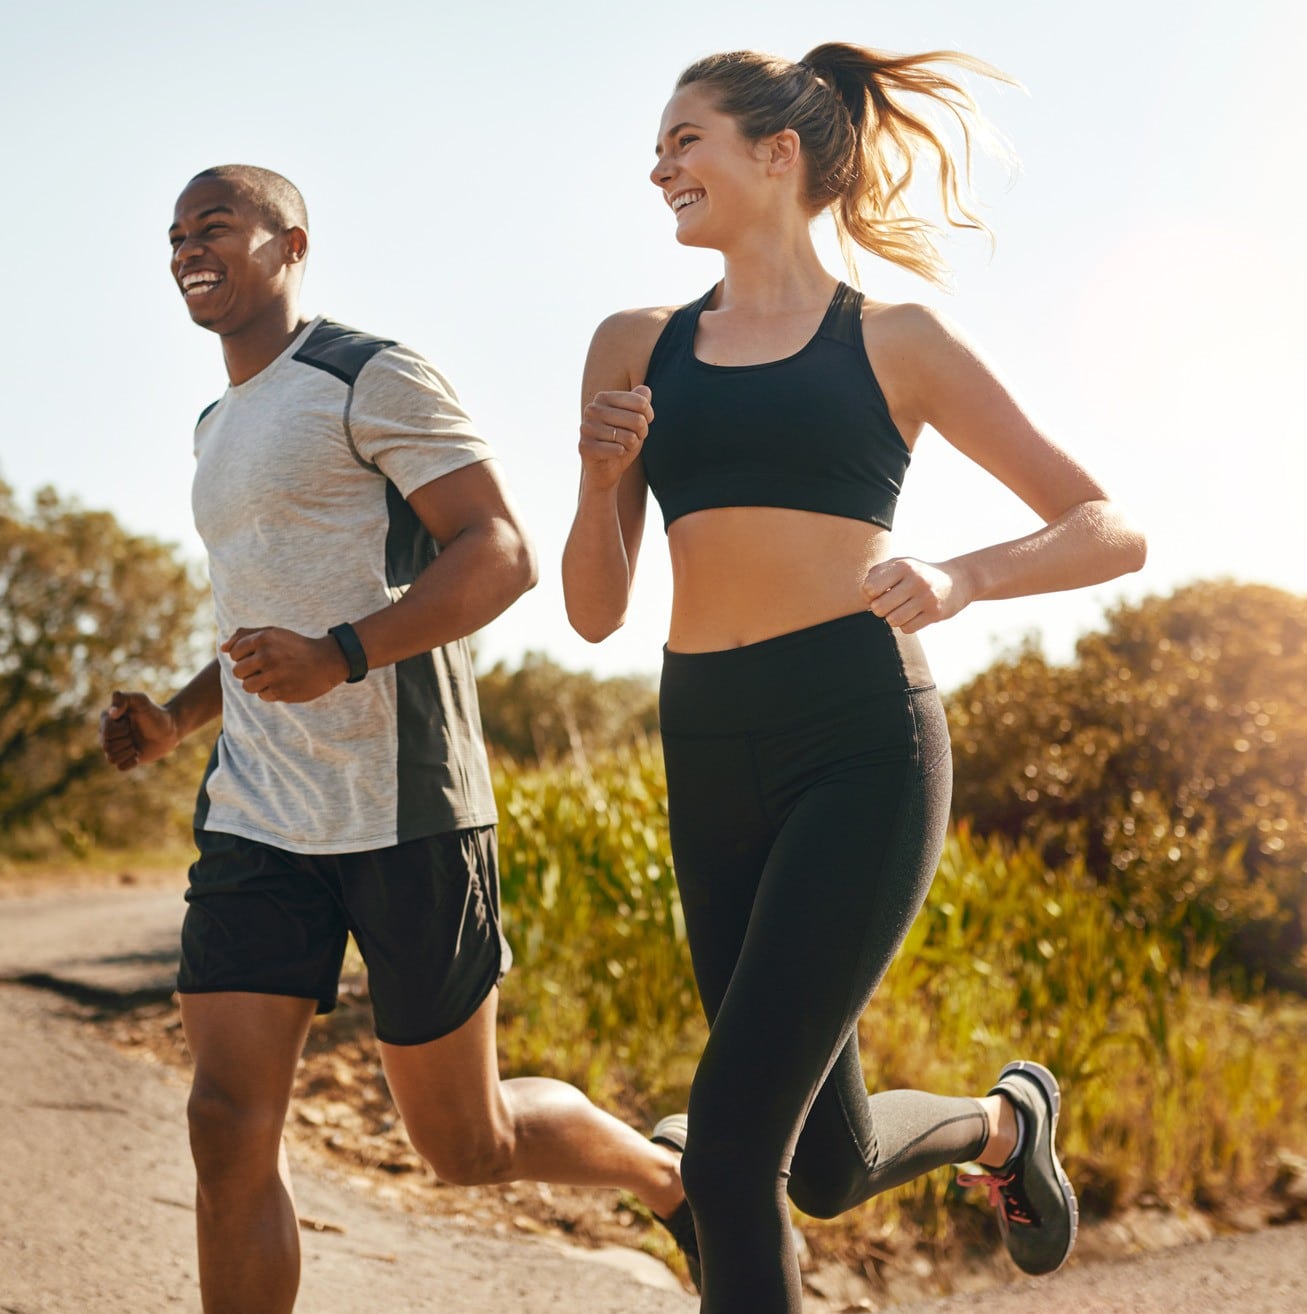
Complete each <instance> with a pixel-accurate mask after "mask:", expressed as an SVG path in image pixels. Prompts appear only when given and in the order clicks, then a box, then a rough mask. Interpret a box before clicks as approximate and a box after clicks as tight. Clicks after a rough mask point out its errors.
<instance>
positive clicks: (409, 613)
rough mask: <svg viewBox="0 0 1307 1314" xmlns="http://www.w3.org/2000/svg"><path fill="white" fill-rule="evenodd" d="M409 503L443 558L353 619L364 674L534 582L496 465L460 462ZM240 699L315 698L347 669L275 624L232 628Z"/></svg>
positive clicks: (479, 622)
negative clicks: (394, 596) (396, 595)
mask: <svg viewBox="0 0 1307 1314" xmlns="http://www.w3.org/2000/svg"><path fill="white" fill-rule="evenodd" d="M408 502H409V505H410V506H412V508H413V510H414V511H415V512H416V513H417V515H418V518H419V519H420V520H421V521H422V523H423V525H425V526H426V528H427V531H428V532H429V533H430V534H431V536H432V538H434V539H435V540H436V542H437V543H439V544H440V545H441V547H440V555H439V556H437V557H436V559H435V560H434V561H433V562H432V563H431V564H430V565H429V566H428V567H427V568H426V569H425V570H424V571H422V573H421V574H420V575H419V576H418V577H417V579H416V580H414V581H413V583H412V585H410V586H409V589H408V591H407V592H406V593H405V594H404V596H403V597H402V598H400V599H399V601H398V602H395V603H392V604H391V605H390V606H387V607H383V608H381V610H380V611H375V612H373V613H372V614H371V615H370V616H364V617H361V618H357V619H355V618H351V617H348V616H342V617H340V620H341V621H348V622H351V623H352V624H353V626H354V631H355V633H356V634H357V635H358V638H359V641H360V643H361V644H362V645H363V650H364V652H365V653H366V655H367V661H368V668H369V669H370V670H371V669H374V668H376V667H379V666H389V665H390V664H391V663H393V662H398V661H402V660H403V659H404V658H405V657H412V656H414V655H416V654H417V653H420V652H426V651H429V650H430V649H432V648H437V647H440V646H441V645H443V644H446V643H452V642H454V641H455V640H456V639H461V638H465V637H466V636H467V635H469V634H472V633H474V632H475V631H477V630H479V629H480V628H481V627H482V626H484V625H487V624H488V623H489V622H490V621H492V620H494V618H495V617H496V616H498V615H500V613H501V612H503V611H505V610H506V609H507V608H508V607H509V606H510V605H511V604H512V603H513V602H514V601H516V600H517V599H518V598H519V597H521V595H522V594H523V593H525V592H526V591H527V589H529V588H531V587H532V586H533V585H534V584H535V582H536V578H537V570H536V560H535V552H534V549H533V548H532V546H531V543H530V540H529V539H528V538H527V535H526V531H525V529H524V528H523V526H522V523H521V519H520V517H519V515H518V513H517V509H516V507H515V506H514V505H513V501H512V498H511V496H510V494H509V492H508V488H507V486H506V485H505V483H504V480H503V477H502V474H501V473H500V469H499V464H498V462H496V461H493V460H492V461H479V462H476V463H475V464H472V465H465V466H462V467H461V468H459V469H458V470H455V471H453V472H452V473H451V474H447V475H444V476H442V477H441V478H439V479H433V480H432V481H431V482H430V483H428V484H423V485H422V486H421V487H420V488H417V489H415V490H414V491H413V492H412V493H411V494H410V495H409V498H408ZM222 651H223V652H225V653H227V654H228V655H229V656H230V657H231V658H232V660H233V662H234V665H233V667H232V674H233V675H235V677H236V679H238V680H239V681H241V685H242V687H243V688H244V690H245V692H246V693H250V694H257V695H258V696H259V697H260V698H262V699H263V700H264V701H265V702H288V703H302V702H309V701H310V700H311V699H314V698H319V697H321V696H322V695H323V694H324V693H327V692H328V691H330V690H331V689H334V688H335V687H336V686H337V685H338V684H341V683H343V682H344V680H345V678H346V676H347V675H348V673H349V667H348V664H347V662H346V660H345V656H344V653H343V651H342V650H341V647H340V645H339V644H338V643H337V642H336V640H335V639H334V638H332V637H331V636H330V635H324V636H321V637H314V636H308V635H302V634H296V633H295V632H294V631H292V630H285V629H280V628H278V627H275V626H269V627H265V628H263V629H257V630H250V629H240V630H237V631H236V633H235V634H233V635H232V636H231V637H230V638H228V639H227V641H226V642H225V643H224V644H223V645H222Z"/></svg>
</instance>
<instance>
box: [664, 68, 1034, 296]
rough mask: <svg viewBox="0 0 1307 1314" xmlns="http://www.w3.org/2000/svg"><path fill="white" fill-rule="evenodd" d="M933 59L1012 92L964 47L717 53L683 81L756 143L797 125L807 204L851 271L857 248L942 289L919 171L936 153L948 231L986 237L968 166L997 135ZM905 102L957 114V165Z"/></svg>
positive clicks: (942, 268) (943, 269) (943, 274)
mask: <svg viewBox="0 0 1307 1314" xmlns="http://www.w3.org/2000/svg"><path fill="white" fill-rule="evenodd" d="M937 64H953V65H956V66H958V67H960V68H963V69H966V70H968V71H969V72H973V73H980V74H982V75H984V76H985V77H989V78H993V79H995V80H997V81H1000V82H1005V83H1008V84H1011V85H1015V84H1014V83H1013V81H1012V79H1011V78H1009V77H1008V76H1007V75H1006V74H1004V73H1002V72H1000V71H999V70H998V69H996V68H994V67H993V66H992V65H990V64H987V63H985V62H984V61H983V60H980V59H976V58H974V57H973V56H971V55H965V54H962V53H961V52H959V51H952V50H943V51H932V52H930V53H928V54H923V55H891V54H886V53H884V52H881V51H875V50H869V49H867V48H866V47H862V46H852V45H846V44H843V43H840V42H832V43H828V44H826V45H821V46H817V47H816V48H815V49H813V50H811V51H809V52H808V54H806V55H805V56H804V57H803V58H802V59H801V60H799V62H798V63H796V64H792V63H790V62H788V61H787V60H782V59H777V58H775V57H774V56H770V55H761V54H756V53H754V52H751V51H735V52H732V53H730V54H725V55H712V56H709V57H708V58H707V59H702V60H699V61H698V62H697V63H695V64H692V65H691V66H690V67H689V68H688V69H686V70H685V72H684V73H683V74H682V75H681V77H680V79H679V80H678V82H677V86H678V87H682V86H687V85H689V84H690V83H693V82H702V83H705V84H707V85H709V86H711V87H712V88H713V90H714V92H715V93H716V95H717V98H718V105H719V107H720V108H721V109H722V110H723V111H724V112H725V113H728V114H730V115H732V116H733V117H734V118H735V119H736V120H737V122H738V123H739V125H740V130H741V132H743V133H744V135H745V136H746V137H747V138H749V139H750V140H757V139H759V138H761V137H765V136H768V135H770V134H771V133H775V132H780V131H782V130H784V129H786V128H792V129H794V131H795V132H796V133H797V134H798V136H799V140H800V142H801V143H802V148H803V151H804V154H805V156H806V159H807V167H808V202H809V205H810V207H811V209H812V212H813V213H814V214H818V213H820V212H821V211H822V210H825V209H827V208H829V209H830V210H831V211H832V212H833V215H834V218H835V228H836V232H837V233H838V235H839V240H840V246H841V248H842V250H843V251H844V253H845V258H846V260H847V261H848V264H849V268H850V271H853V270H854V264H853V258H852V257H853V247H854V246H855V245H856V246H860V247H862V248H863V249H864V250H867V251H871V252H873V253H874V254H876V255H878V256H881V257H883V258H884V259H886V260H891V261H893V262H894V263H895V264H898V265H902V266H904V267H905V268H907V269H911V270H912V271H913V272H914V273H917V274H921V275H922V276H923V277H924V278H928V279H930V280H931V281H932V282H935V283H940V284H942V283H944V282H945V281H946V279H947V274H948V268H947V265H946V264H945V262H944V260H943V258H942V257H941V256H940V253H939V250H938V248H937V246H936V238H937V236H938V234H939V231H940V229H939V226H938V225H936V224H934V223H932V222H930V221H929V220H927V219H924V218H922V217H921V216H919V215H914V214H913V213H912V212H911V210H910V209H909V208H908V205H907V199H906V193H907V190H908V187H909V186H910V184H911V183H912V180H913V176H914V173H915V169H916V164H917V162H918V159H919V158H920V157H922V156H927V157H933V160H934V165H935V173H936V176H937V179H938V185H939V194H940V202H941V207H942V211H943V215H944V220H945V222H946V223H947V224H948V225H950V226H951V227H954V228H972V229H979V230H980V231H982V232H985V233H988V232H989V229H988V227H987V226H986V224H985V223H984V222H983V220H981V219H980V217H979V216H978V215H977V214H976V211H975V203H974V202H973V201H972V200H971V198H970V182H971V160H972V154H973V150H974V146H975V144H976V142H977V141H978V140H980V141H983V142H984V144H985V145H987V146H990V147H991V148H992V145H993V138H992V135H991V134H990V133H989V131H988V125H987V124H986V123H985V121H984V119H983V118H982V117H981V115H980V113H979V111H978V109H977V108H976V103H975V101H974V100H973V99H972V97H971V95H970V93H969V92H968V91H967V90H966V88H965V87H964V86H963V85H962V84H961V83H960V82H958V81H956V80H954V79H953V78H952V77H950V76H948V75H947V74H945V73H943V72H941V71H939V70H938V69H937V68H934V67H932V65H937ZM905 97H908V98H913V99H920V100H924V102H926V106H930V105H933V106H935V107H937V108H938V109H942V110H943V111H945V112H946V113H947V115H948V116H949V117H950V118H952V120H953V121H954V123H955V124H956V125H957V127H958V128H959V130H960V132H961V136H962V151H961V158H960V160H959V159H958V158H957V156H956V155H955V153H954V151H953V150H952V149H951V148H950V147H949V145H948V143H947V142H946V140H945V139H944V137H943V136H942V135H941V133H940V131H939V129H937V128H936V127H935V126H934V125H932V123H931V122H930V118H929V117H928V113H929V111H928V109H927V110H926V113H925V114H923V113H918V112H915V111H914V108H911V107H910V106H909V104H907V103H905V101H904V98H905ZM923 108H925V107H923Z"/></svg>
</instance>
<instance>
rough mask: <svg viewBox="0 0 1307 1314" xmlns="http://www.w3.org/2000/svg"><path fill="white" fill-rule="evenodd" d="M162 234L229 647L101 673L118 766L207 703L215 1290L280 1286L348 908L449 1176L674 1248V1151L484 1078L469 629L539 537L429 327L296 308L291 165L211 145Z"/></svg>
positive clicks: (196, 985)
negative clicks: (163, 698) (316, 1043)
mask: <svg viewBox="0 0 1307 1314" xmlns="http://www.w3.org/2000/svg"><path fill="white" fill-rule="evenodd" d="M170 240H171V244H172V276H173V278H174V280H175V281H176V283H177V286H178V289H179V290H180V292H181V295H182V297H183V298H184V299H185V302H186V307H187V310H188V311H189V312H190V316H191V319H192V320H193V321H194V322H195V323H196V324H198V325H200V326H201V327H202V328H206V329H208V330H210V331H211V332H213V333H216V334H217V335H218V336H219V338H220V339H221V341H222V350H223V359H224V361H225V363H226V367H227V375H228V378H229V380H230V386H229V387H228V389H227V391H226V392H225V393H224V395H223V396H222V398H221V399H220V400H219V401H217V402H216V403H214V404H213V405H212V406H210V407H209V408H208V409H207V410H206V411H205V412H204V413H203V414H202V416H201V417H200V421H199V424H198V426H197V428H196V431H195V457H196V467H195V479H194V485H193V490H192V503H193V509H194V514H195V522H196V526H197V528H198V530H199V532H200V535H201V537H202V538H203V539H204V543H205V547H206V549H207V551H208V558H209V571H210V578H211V580H212V586H213V597H214V604H215V608H216V615H217V623H218V631H219V635H220V636H221V644H220V646H219V648H218V652H217V655H216V656H215V658H214V660H213V661H212V662H210V663H209V664H208V665H207V666H206V667H205V668H204V669H203V670H202V671H200V673H199V674H198V675H196V676H195V677H194V679H192V680H191V681H190V683H189V684H187V685H186V686H185V687H184V688H183V689H182V690H181V691H180V692H178V693H176V694H175V695H174V696H173V697H171V698H170V699H169V700H168V701H167V702H165V703H163V704H161V705H160V704H156V703H155V702H153V701H152V700H151V699H150V698H149V697H148V696H147V695H146V694H144V693H115V694H114V695H113V698H112V702H111V705H110V706H109V708H108V709H107V710H106V711H105V712H104V713H103V715H102V717H101V740H102V743H103V746H104V751H105V754H106V756H107V757H108V758H109V760H110V761H111V762H112V763H113V764H114V765H115V766H117V767H118V768H119V769H120V770H123V771H126V770H130V769H132V768H134V767H137V766H143V765H145V764H146V763H149V762H154V761H156V760H158V759H159V758H161V757H163V756H164V755H165V754H167V753H168V752H169V751H171V750H172V749H173V748H175V747H176V745H177V744H178V743H179V742H180V741H181V740H182V739H184V738H185V737H186V736H187V735H190V734H193V733H195V732H196V731H197V730H199V729H200V728H201V727H202V726H205V725H207V724H209V723H210V722H211V721H214V720H215V719H217V718H218V717H219V716H221V718H222V730H221V733H220V735H219V737H218V741H217V744H216V746H215V749H214V753H213V757H212V759H211V761H210V764H209V768H208V771H207V772H206V774H205V778H204V781H203V784H202V785H201V787H200V793H199V800H198V803H197V807H196V815H195V836H196V842H197V846H198V848H199V856H198V858H197V859H196V861H195V863H194V864H193V866H192V867H191V871H190V888H189V890H188V893H187V896H186V898H187V902H188V908H187V913H186V919H185V923H184V925H183V929H182V952H181V968H180V972H179V977H178V989H179V991H180V994H181V1013H182V1021H183V1024H184V1026H185V1031H186V1040H187V1044H188V1046H189V1048H190V1051H191V1054H192V1056H193V1058H194V1062H195V1075H194V1084H193V1086H192V1091H191V1098H190V1105H189V1119H190V1135H191V1147H192V1152H193V1156H194V1160H195V1166H196V1172H197V1179H198V1190H197V1225H198V1234H199V1237H198V1239H199V1266H200V1285H201V1290H202V1295H203V1305H204V1310H205V1311H206V1314H285V1312H286V1311H290V1310H291V1309H292V1308H293V1306H294V1304H295V1296H296V1291H297V1288H298V1284H299V1239H298V1228H297V1225H296V1216H295V1208H294V1203H293V1199H292V1196H291V1187H290V1179H289V1174H288V1170H287V1164H286V1158H285V1153H284V1150H283V1147H282V1128H283V1124H284V1122H285V1117H286V1112H287V1108H288V1105H289V1101H290V1095H291V1086H292V1082H293V1078H294V1073H295V1068H296V1065H297V1063H298V1060H299V1056H300V1051H301V1049H302V1047H303V1044H304V1040H305V1037H306V1035H307V1033H308V1029H309V1023H310V1022H311V1020H312V1018H313V1016H314V1014H315V1012H316V1013H324V1012H328V1011H330V1010H331V1009H332V1008H333V1007H334V1005H335V999H336V990H337V981H338V977H339V973H340V967H341V959H342V955H343V953H344V949H345V942H346V934H347V932H353V934H354V937H355V939H356V941H357V943H358V945H359V948H360V950H361V951H362V953H363V956H364V958H365V960H366V961H367V964H368V974H369V985H370V991H371V996H372V1003H373V1009H374V1016H375V1026H376V1032H377V1037H378V1040H379V1041H380V1048H381V1055H382V1061H383V1064H384V1068H385V1074H386V1080H387V1082H388V1084H389V1086H390V1089H391V1091H392V1093H393V1095H394V1098H395V1102H396V1104H397V1105H398V1107H399V1110H400V1113H401V1114H402V1116H403V1118H404V1122H405V1125H406V1127H407V1130H408V1134H409V1136H410V1138H411V1140H412V1142H413V1144H414V1146H415V1147H416V1148H417V1149H418V1151H419V1152H420V1153H421V1154H422V1155H423V1156H424V1157H425V1158H426V1159H427V1161H428V1162H429V1163H430V1164H431V1166H432V1167H433V1168H434V1169H435V1171H436V1173H437V1174H438V1175H439V1176H440V1177H441V1178H442V1179H443V1180H445V1181H447V1182H452V1183H458V1184H471V1183H486V1182H509V1181H514V1180H517V1179H521V1178H530V1179H534V1180H538V1181H547V1182H560V1183H571V1184H577V1185H604V1186H614V1187H622V1188H625V1189H627V1190H629V1191H631V1192H633V1193H634V1194H636V1195H637V1196H638V1197H639V1198H640V1199H641V1200H643V1201H644V1202H645V1204H646V1205H647V1206H648V1207H649V1208H650V1210H651V1211H652V1212H653V1213H654V1214H655V1215H656V1216H659V1217H660V1218H663V1219H668V1220H670V1221H669V1226H672V1227H673V1231H674V1232H679V1234H680V1237H681V1239H682V1241H683V1243H684V1244H685V1245H686V1246H687V1247H688V1248H689V1250H690V1252H691V1258H693V1257H694V1256H693V1232H692V1228H691V1227H690V1225H689V1211H688V1208H687V1207H686V1206H685V1204H684V1193H683V1191H682V1190H681V1184H680V1171H679V1156H678V1155H677V1154H676V1153H674V1150H673V1148H669V1146H668V1145H667V1144H666V1143H665V1142H664V1143H661V1144H658V1143H654V1142H652V1141H650V1140H647V1139H646V1138H645V1137H643V1136H641V1135H639V1134H638V1133H636V1132H634V1131H632V1130H631V1129H630V1128H628V1127H626V1126H624V1125H623V1124H622V1123H620V1122H618V1121H617V1120H615V1119H614V1118H612V1117H610V1116H609V1115H608V1114H605V1113H602V1112H601V1111H600V1110H598V1109H596V1108H595V1107H594V1106H593V1105H592V1104H590V1102H589V1101H588V1100H587V1099H586V1098H585V1097H584V1096H583V1095H582V1094H581V1093H580V1092H579V1091H577V1090H575V1089H574V1088H572V1087H571V1086H568V1085H565V1084H564V1083H562V1082H558V1081H552V1080H546V1079H541V1078H521V1079H516V1080H512V1081H504V1082H501V1081H500V1079H499V1072H498V1065H497V1057H496V1050H495V1016H496V1005H497V1001H498V984H499V982H500V980H501V979H502V976H503V974H504V972H505V970H506V969H507V967H508V963H509V954H508V950H507V946H506V945H505V942H504V940H503V938H502V936H501V933H500V922H499V888H498V878H497V875H496V868H495V821H496V812H495V804H494V799H493V796H492V794H491V788H490V773H489V768H488V765H487V762H486V754H485V748H484V745H483V743H482V738H481V729H480V720H479V713H478V708H477V699H476V686H475V683H474V680H473V673H472V663H471V659H470V654H469V650H468V646H467V642H466V639H467V636H468V635H470V634H472V633H473V632H474V631H476V630H478V629H480V628H481V627H482V626H483V625H485V624H486V623H487V622H488V621H490V620H492V619H493V618H494V617H495V616H497V615H499V614H500V612H502V611H503V610H504V609H505V608H507V607H508V606H509V605H510V604H511V603H512V602H513V601H514V600H515V599H516V598H517V597H519V596H520V595H521V594H522V593H523V592H524V591H525V590H527V589H528V588H530V587H531V586H532V585H533V584H534V583H535V578H536V565H535V559H534V555H533V551H532V548H531V545H530V543H529V541H528V539H527V536H526V534H525V532H524V530H523V528H522V525H521V523H520V521H519V518H518V515H517V512H516V510H515V508H514V506H513V502H512V499H511V497H510V495H509V492H508V490H507V488H506V486H505V484H504V481H503V476H502V472H501V470H500V467H499V465H498V463H497V461H496V460H495V459H494V455H493V453H492V451H491V449H490V447H489V446H488V445H487V444H486V442H485V440H484V439H483V438H482V437H481V436H480V435H479V434H478V432H477V431H476V429H475V427H474V426H473V424H472V422H471V420H470V419H469V418H468V416H467V414H466V413H465V412H464V410H463V409H462V407H461V406H460V405H459V403H458V399H457V398H456V397H455V395H454V393H453V391H452V389H451V388H450V386H449V384H448V383H447V382H446V381H445V379H444V378H443V377H442V376H441V375H440V374H439V373H438V372H437V371H436V370H435V369H433V368H432V366H431V365H429V364H428V363H427V362H426V361H425V360H423V359H422V357H420V356H419V355H418V354H417V353H415V352H413V351H411V350H410V349H408V348H407V347H404V346H401V345H398V344H397V343H394V342H391V341H387V340H383V339H380V338H375V337H371V336H369V335H367V334H364V333H360V332H358V331H356V330H354V329H350V328H345V327H344V326H342V325H340V324H337V323H333V322H332V321H331V320H327V319H322V318H317V319H310V318H307V317H306V316H305V315H303V314H302V313H301V310H300V284H301V281H302V275H303V271H304V261H305V257H306V255H307V252H308V219H307V215H306V212H305V207H304V201H303V198H302V197H301V196H300V193H299V191H298V190H297V189H296V188H295V187H294V186H293V185H292V184H291V183H290V182H288V181H287V180H286V179H285V178H283V177H281V176H280V175H278V174H276V173H272V172H271V171H269V170H266V169H261V168H255V167H253V166H248V165H226V166H221V167H218V168H213V169H206V170H205V171H204V172H202V173H200V174H197V175H196V176H195V177H194V178H193V179H192V180H191V181H190V182H189V183H188V184H187V186H186V188H185V190H184V191H183V192H182V194H181V196H180V198H179V199H178V201H177V206H176V210H175V213H174V217H173V223H172V228H171V230H170ZM687 1229H688V1230H687Z"/></svg>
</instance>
